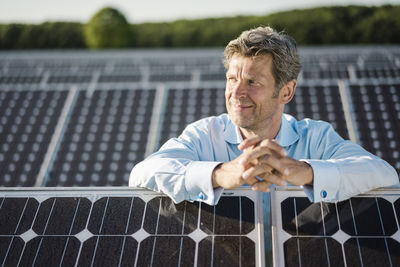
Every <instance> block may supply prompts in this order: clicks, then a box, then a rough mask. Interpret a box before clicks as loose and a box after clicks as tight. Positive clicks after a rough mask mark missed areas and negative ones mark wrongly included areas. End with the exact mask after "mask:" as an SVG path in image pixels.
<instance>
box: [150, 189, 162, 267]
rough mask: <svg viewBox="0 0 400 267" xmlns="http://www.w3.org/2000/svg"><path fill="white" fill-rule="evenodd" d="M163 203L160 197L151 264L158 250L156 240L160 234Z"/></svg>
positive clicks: (151, 264)
mask: <svg viewBox="0 0 400 267" xmlns="http://www.w3.org/2000/svg"><path fill="white" fill-rule="evenodd" d="M161 205H162V198H161V197H160V206H159V207H158V214H157V224H156V232H155V235H154V241H153V250H152V252H151V261H150V266H153V261H154V252H155V250H156V241H157V234H158V223H159V221H160V213H161Z"/></svg>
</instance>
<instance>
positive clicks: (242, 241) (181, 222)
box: [0, 188, 264, 266]
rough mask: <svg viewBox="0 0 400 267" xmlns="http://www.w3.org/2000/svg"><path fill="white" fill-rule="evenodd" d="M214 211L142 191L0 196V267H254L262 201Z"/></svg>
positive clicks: (230, 202) (229, 198) (235, 200)
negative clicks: (0, 265)
mask: <svg viewBox="0 0 400 267" xmlns="http://www.w3.org/2000/svg"><path fill="white" fill-rule="evenodd" d="M226 194H227V195H224V196H222V197H221V199H220V202H219V204H218V205H216V206H209V205H206V204H204V203H199V202H193V203H191V202H181V203H179V204H175V203H173V201H172V200H171V199H170V198H168V197H166V196H163V195H160V194H157V193H154V192H149V191H145V190H133V189H129V188H126V189H123V188H121V189H115V188H114V189H113V190H112V191H111V190H110V191H105V190H99V189H95V190H94V189H93V190H88V189H87V188H85V189H82V190H79V188H77V189H73V190H72V189H57V190H53V191H52V190H51V189H47V190H44V189H42V190H34V189H32V190H30V191H28V192H27V191H24V190H20V191H18V190H13V191H7V190H0V264H2V265H3V264H4V266H18V265H19V266H75V265H76V266H195V265H197V266H209V265H212V266H259V265H263V264H264V259H263V256H262V253H263V251H264V248H263V244H264V242H263V241H264V240H263V238H261V237H263V236H264V233H263V227H262V222H263V219H262V212H261V210H260V208H261V206H260V205H261V204H260V200H261V196H260V195H259V194H257V193H256V192H253V191H251V190H244V189H243V190H235V191H227V192H226Z"/></svg>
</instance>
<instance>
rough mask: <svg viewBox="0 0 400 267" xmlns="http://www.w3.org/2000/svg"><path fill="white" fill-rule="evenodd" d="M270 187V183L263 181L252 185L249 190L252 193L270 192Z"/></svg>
mask: <svg viewBox="0 0 400 267" xmlns="http://www.w3.org/2000/svg"><path fill="white" fill-rule="evenodd" d="M271 185H272V184H271V183H269V182H265V181H263V182H258V183H255V184H253V185H252V186H251V189H252V190H254V191H262V192H269V191H271V189H270V187H271Z"/></svg>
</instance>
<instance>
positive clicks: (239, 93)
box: [232, 80, 247, 98]
mask: <svg viewBox="0 0 400 267" xmlns="http://www.w3.org/2000/svg"><path fill="white" fill-rule="evenodd" d="M232 96H233V97H234V98H243V97H246V96H247V87H246V85H245V84H244V82H243V81H240V80H239V81H237V82H236V83H235V85H234V86H233V88H232Z"/></svg>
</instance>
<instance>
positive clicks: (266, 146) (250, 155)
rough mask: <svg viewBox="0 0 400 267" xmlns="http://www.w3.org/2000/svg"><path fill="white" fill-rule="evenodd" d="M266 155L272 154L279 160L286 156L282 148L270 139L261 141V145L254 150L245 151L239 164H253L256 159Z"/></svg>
mask: <svg viewBox="0 0 400 267" xmlns="http://www.w3.org/2000/svg"><path fill="white" fill-rule="evenodd" d="M266 154H274V155H275V156H276V157H279V158H282V157H286V156H287V153H286V150H285V149H284V148H283V147H281V146H280V145H279V144H278V143H276V142H274V141H272V140H271V139H268V140H263V141H261V143H260V144H259V145H258V146H257V147H255V148H254V149H251V150H248V151H245V153H243V158H242V159H241V161H240V163H241V164H242V165H246V164H248V163H251V162H252V163H253V164H254V161H255V160H256V159H257V158H259V157H261V156H264V155H266Z"/></svg>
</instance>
